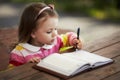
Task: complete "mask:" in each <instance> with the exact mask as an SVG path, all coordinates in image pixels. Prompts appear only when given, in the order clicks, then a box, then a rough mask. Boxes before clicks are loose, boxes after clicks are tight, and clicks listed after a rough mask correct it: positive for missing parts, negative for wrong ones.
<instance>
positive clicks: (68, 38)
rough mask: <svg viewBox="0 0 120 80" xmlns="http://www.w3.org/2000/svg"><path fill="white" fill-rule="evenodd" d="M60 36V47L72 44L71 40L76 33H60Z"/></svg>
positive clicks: (75, 36)
mask: <svg viewBox="0 0 120 80" xmlns="http://www.w3.org/2000/svg"><path fill="white" fill-rule="evenodd" d="M60 37H61V40H62V43H63V46H62V47H67V46H71V45H72V41H73V39H75V38H77V35H76V34H75V33H74V32H67V33H66V34H61V35H60Z"/></svg>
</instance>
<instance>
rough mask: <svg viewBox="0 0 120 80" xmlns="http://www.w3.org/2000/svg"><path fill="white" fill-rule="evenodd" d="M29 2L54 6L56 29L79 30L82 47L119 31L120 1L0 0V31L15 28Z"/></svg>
mask: <svg viewBox="0 0 120 80" xmlns="http://www.w3.org/2000/svg"><path fill="white" fill-rule="evenodd" d="M31 2H45V3H47V4H54V5H55V9H56V10H57V12H58V14H59V16H60V19H59V27H58V28H60V29H64V30H71V31H74V32H76V31H77V28H78V27H80V28H81V33H80V35H81V37H82V38H83V40H84V42H85V43H88V42H91V41H94V40H95V39H98V38H102V37H105V36H108V35H111V34H113V33H115V32H117V31H120V0H0V29H10V28H11V29H12V28H17V27H18V25H19V20H20V15H21V13H22V11H23V9H24V7H25V6H26V4H28V3H31ZM0 35H2V34H0Z"/></svg>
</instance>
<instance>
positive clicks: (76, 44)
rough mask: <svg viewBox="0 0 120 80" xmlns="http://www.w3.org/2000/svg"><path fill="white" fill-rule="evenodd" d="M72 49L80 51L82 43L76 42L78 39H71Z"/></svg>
mask: <svg viewBox="0 0 120 80" xmlns="http://www.w3.org/2000/svg"><path fill="white" fill-rule="evenodd" d="M72 43H73V45H72V46H73V47H74V48H77V49H81V48H82V42H81V40H78V39H73V42H72Z"/></svg>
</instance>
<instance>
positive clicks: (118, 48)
mask: <svg viewBox="0 0 120 80" xmlns="http://www.w3.org/2000/svg"><path fill="white" fill-rule="evenodd" d="M94 53H95V54H98V55H101V56H105V57H108V58H114V57H116V56H120V42H119V43H116V44H114V45H112V46H109V47H106V48H104V49H101V50H99V51H96V52H94Z"/></svg>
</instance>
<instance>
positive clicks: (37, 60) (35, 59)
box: [29, 57, 41, 63]
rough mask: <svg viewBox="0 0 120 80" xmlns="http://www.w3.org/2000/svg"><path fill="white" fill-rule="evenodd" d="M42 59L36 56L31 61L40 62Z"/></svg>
mask: <svg viewBox="0 0 120 80" xmlns="http://www.w3.org/2000/svg"><path fill="white" fill-rule="evenodd" d="M40 60H41V58H39V57H34V58H31V59H30V61H29V62H32V63H36V62H37V63H38V62H40Z"/></svg>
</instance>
